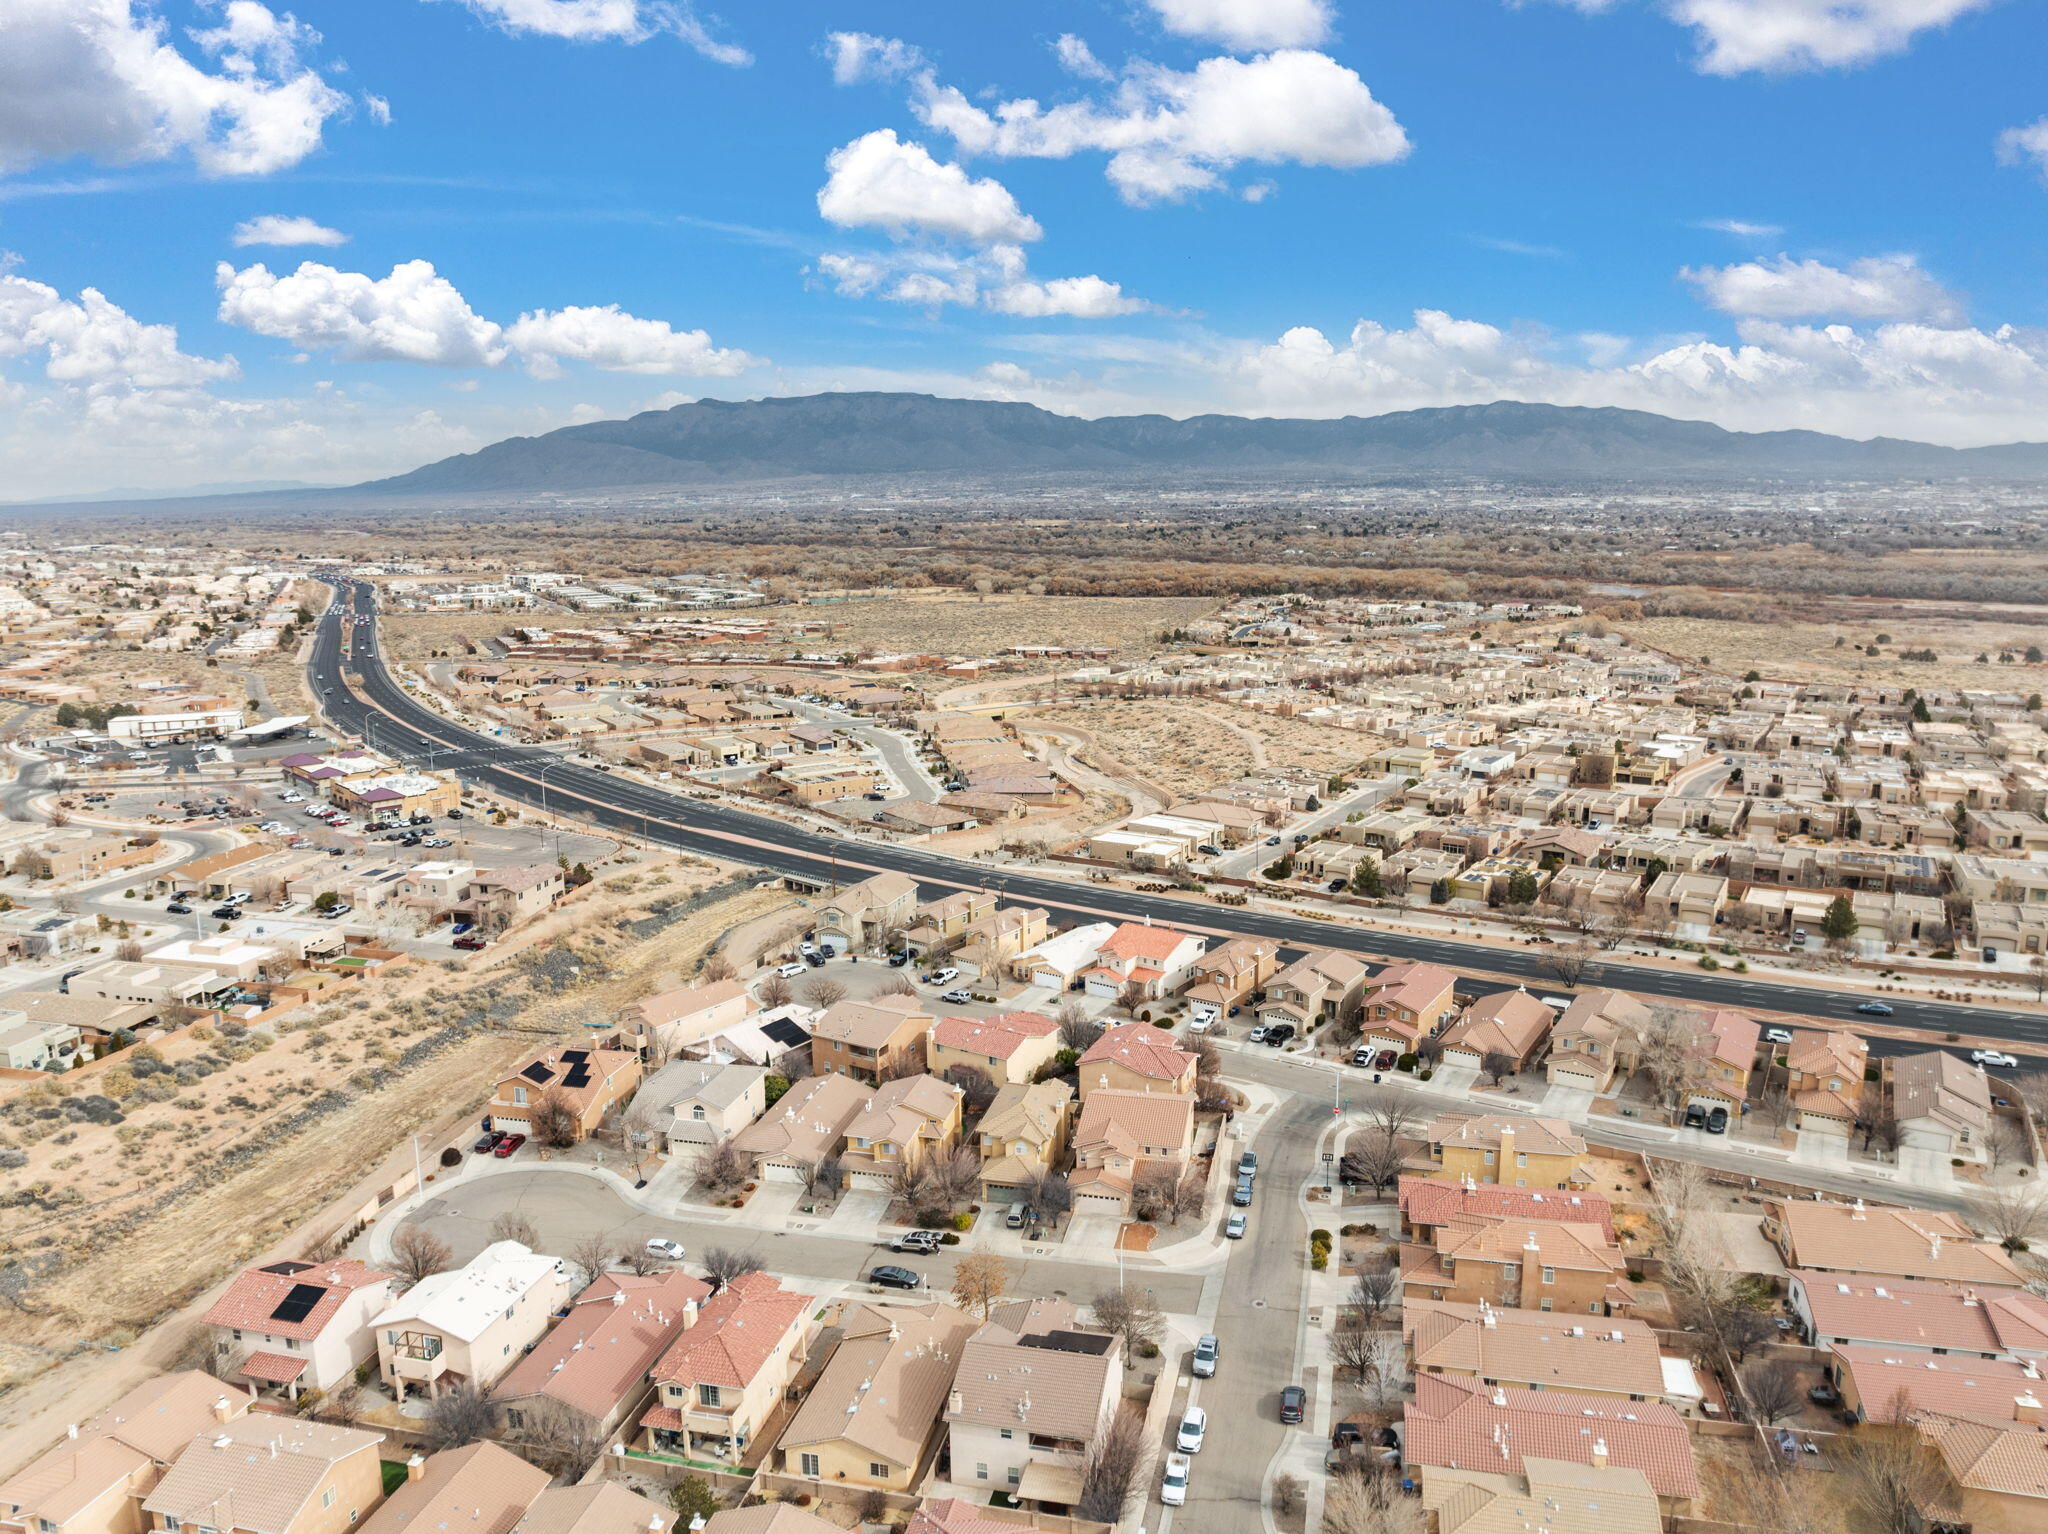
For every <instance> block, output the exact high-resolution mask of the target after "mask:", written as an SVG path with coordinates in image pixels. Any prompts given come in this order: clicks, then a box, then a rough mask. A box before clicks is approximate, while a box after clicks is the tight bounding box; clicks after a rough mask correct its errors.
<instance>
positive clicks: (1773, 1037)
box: [1764, 1028, 1792, 1044]
mask: <svg viewBox="0 0 2048 1534" xmlns="http://www.w3.org/2000/svg"><path fill="white" fill-rule="evenodd" d="M1764 1038H1765V1039H1766V1040H1768V1041H1769V1042H1770V1043H1773V1044H1790V1043H1791V1042H1792V1030H1791V1029H1790V1028H1766V1029H1765V1030H1764Z"/></svg>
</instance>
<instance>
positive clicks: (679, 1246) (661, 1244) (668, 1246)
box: [647, 1236, 683, 1262]
mask: <svg viewBox="0 0 2048 1534" xmlns="http://www.w3.org/2000/svg"><path fill="white" fill-rule="evenodd" d="M647 1255H648V1256H649V1257H660V1258H662V1259H663V1260H665V1261H668V1262H681V1261H682V1260H683V1243H682V1242H680V1241H671V1240H669V1238H668V1237H666V1236H649V1237H648V1238H647Z"/></svg>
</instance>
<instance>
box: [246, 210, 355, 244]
mask: <svg viewBox="0 0 2048 1534" xmlns="http://www.w3.org/2000/svg"><path fill="white" fill-rule="evenodd" d="M234 241H235V243H236V244H237V245H346V244H347V243H348V236H347V235H345V234H343V233H342V232H341V231H340V230H339V229H329V228H328V227H327V226H326V225H325V224H317V223H315V222H314V221H313V220H312V219H310V218H299V217H295V216H290V215H287V214H283V213H265V214H264V215H262V216H261V217H260V218H252V219H247V220H245V221H244V222H242V223H239V224H237V225H235V234H234Z"/></svg>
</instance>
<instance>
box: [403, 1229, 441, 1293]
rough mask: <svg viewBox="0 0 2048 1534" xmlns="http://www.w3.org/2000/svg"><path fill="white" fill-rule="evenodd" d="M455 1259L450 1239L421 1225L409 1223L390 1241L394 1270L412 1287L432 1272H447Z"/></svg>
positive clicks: (407, 1285) (408, 1286)
mask: <svg viewBox="0 0 2048 1534" xmlns="http://www.w3.org/2000/svg"><path fill="white" fill-rule="evenodd" d="M454 1260H455V1253H454V1251H453V1249H451V1248H450V1247H449V1245H448V1243H447V1242H445V1241H443V1240H442V1239H441V1238H440V1237H439V1236H437V1235H435V1234H434V1233H433V1232H431V1231H429V1230H425V1229H423V1228H421V1227H420V1226H418V1225H407V1226H405V1227H404V1228H403V1229H401V1230H400V1231H399V1232H398V1234H397V1235H396V1236H394V1237H393V1238H392V1240H391V1270H392V1272H394V1273H396V1274H397V1275H398V1276H399V1277H400V1278H402V1279H404V1280H405V1283H406V1287H407V1288H411V1287H412V1286H413V1285H414V1284H416V1283H418V1282H419V1281H420V1280H421V1279H423V1278H426V1277H427V1276H429V1275H430V1274H434V1273H445V1272H446V1271H447V1270H448V1265H449V1264H450V1263H451V1262H453V1261H454Z"/></svg>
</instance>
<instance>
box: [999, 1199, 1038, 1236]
mask: <svg viewBox="0 0 2048 1534" xmlns="http://www.w3.org/2000/svg"><path fill="white" fill-rule="evenodd" d="M1030 1218H1031V1210H1030V1208H1029V1206H1027V1205H1024V1204H1012V1205H1011V1206H1010V1212H1009V1213H1008V1214H1006V1215H1004V1216H1003V1224H1005V1225H1007V1226H1008V1227H1009V1228H1010V1229H1011V1230H1022V1229H1023V1228H1024V1224H1025V1222H1026V1221H1027V1220H1029V1219H1030Z"/></svg>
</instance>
